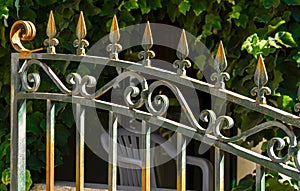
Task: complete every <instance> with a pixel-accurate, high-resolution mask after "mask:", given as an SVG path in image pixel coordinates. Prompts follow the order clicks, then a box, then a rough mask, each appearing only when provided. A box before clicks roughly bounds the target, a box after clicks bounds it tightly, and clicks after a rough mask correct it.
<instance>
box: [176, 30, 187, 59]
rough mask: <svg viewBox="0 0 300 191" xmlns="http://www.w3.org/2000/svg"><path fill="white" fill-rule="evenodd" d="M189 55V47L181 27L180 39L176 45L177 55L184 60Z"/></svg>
mask: <svg viewBox="0 0 300 191" xmlns="http://www.w3.org/2000/svg"><path fill="white" fill-rule="evenodd" d="M188 55H189V47H188V43H187V39H186V35H185V30H184V29H182V32H181V36H180V40H179V43H178V47H177V57H178V58H179V59H180V60H184V59H185V58H186V57H188Z"/></svg>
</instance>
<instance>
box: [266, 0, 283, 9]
mask: <svg viewBox="0 0 300 191" xmlns="http://www.w3.org/2000/svg"><path fill="white" fill-rule="evenodd" d="M263 4H264V7H265V8H266V9H270V8H272V7H273V8H277V7H278V6H279V4H280V0H263Z"/></svg>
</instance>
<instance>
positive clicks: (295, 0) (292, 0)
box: [284, 0, 300, 5]
mask: <svg viewBox="0 0 300 191" xmlns="http://www.w3.org/2000/svg"><path fill="white" fill-rule="evenodd" d="M284 2H285V3H286V4H288V5H300V0H284Z"/></svg>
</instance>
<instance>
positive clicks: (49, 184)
mask: <svg viewBox="0 0 300 191" xmlns="http://www.w3.org/2000/svg"><path fill="white" fill-rule="evenodd" d="M54 118H55V105H54V104H53V103H52V102H51V100H49V99H47V127H46V128H47V131H46V134H47V135H46V139H47V140H46V141H47V143H46V191H54V120H55V119H54Z"/></svg>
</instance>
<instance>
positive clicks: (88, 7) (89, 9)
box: [79, 0, 101, 16]
mask: <svg viewBox="0 0 300 191" xmlns="http://www.w3.org/2000/svg"><path fill="white" fill-rule="evenodd" d="M79 8H80V10H82V11H83V12H84V14H85V15H87V16H94V15H98V14H99V13H100V12H101V10H100V9H99V8H98V7H96V6H94V5H93V1H92V0H85V1H81V3H80V4H79Z"/></svg>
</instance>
